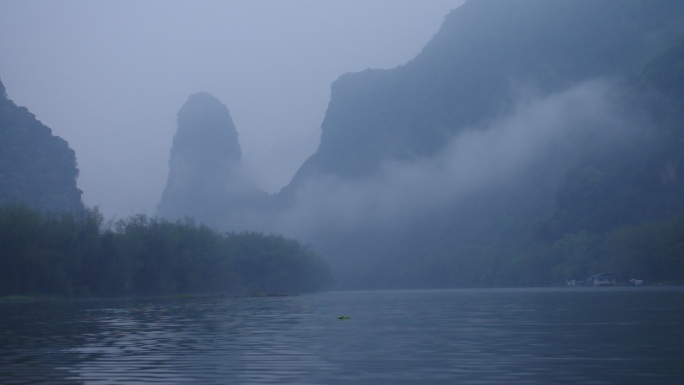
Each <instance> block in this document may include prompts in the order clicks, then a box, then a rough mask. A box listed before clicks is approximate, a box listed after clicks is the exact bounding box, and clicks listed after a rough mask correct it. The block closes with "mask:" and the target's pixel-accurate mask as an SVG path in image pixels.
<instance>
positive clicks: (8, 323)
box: [0, 288, 684, 385]
mask: <svg viewBox="0 0 684 385" xmlns="http://www.w3.org/2000/svg"><path fill="white" fill-rule="evenodd" d="M340 315H346V316H349V317H350V318H349V319H343V320H339V319H338V318H337V317H338V316H340ZM114 383H120V384H153V383H156V384H267V383H268V384H374V385H377V384H640V385H645V384H684V290H682V289H679V288H572V289H571V288H567V289H566V288H562V289H560V288H559V289H525V290H444V291H370V292H330V293H319V294H312V295H302V296H295V297H265V298H214V299H185V300H156V301H141V300H139V301H94V302H87V301H84V302H63V303H53V304H35V303H24V304H0V384H4V385H10V384H114Z"/></svg>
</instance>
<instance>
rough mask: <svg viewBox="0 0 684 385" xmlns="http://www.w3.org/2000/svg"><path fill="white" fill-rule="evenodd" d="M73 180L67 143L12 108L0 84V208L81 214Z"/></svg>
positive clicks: (23, 110)
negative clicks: (20, 206) (16, 206)
mask: <svg viewBox="0 0 684 385" xmlns="http://www.w3.org/2000/svg"><path fill="white" fill-rule="evenodd" d="M77 177H78V167H77V165H76V155H75V153H74V151H73V150H72V149H71V148H70V147H69V143H67V142H66V141H65V140H64V139H62V138H60V137H58V136H55V135H53V134H52V130H51V129H50V128H49V127H47V126H45V125H44V124H43V123H41V122H40V121H39V120H38V119H36V117H35V116H34V115H33V114H32V113H31V112H29V111H28V110H27V109H26V108H25V107H19V106H17V105H16V104H14V102H13V101H12V100H10V99H9V98H8V97H7V93H6V91H5V87H4V85H3V84H2V82H0V205H8V204H13V205H19V204H20V205H26V206H28V207H31V208H34V209H38V210H42V211H53V212H61V211H79V210H82V209H83V204H82V203H81V190H79V189H78V187H77V185H76V178H77Z"/></svg>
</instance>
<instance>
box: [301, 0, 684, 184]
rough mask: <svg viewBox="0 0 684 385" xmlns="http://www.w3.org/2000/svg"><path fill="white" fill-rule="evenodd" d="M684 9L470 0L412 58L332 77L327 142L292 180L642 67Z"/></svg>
mask: <svg viewBox="0 0 684 385" xmlns="http://www.w3.org/2000/svg"><path fill="white" fill-rule="evenodd" d="M683 12H684V4H682V2H680V1H663V2H659V3H658V4H657V5H655V4H653V3H652V2H648V1H643V0H637V1H635V0H632V1H592V0H580V1H574V0H561V1H544V0H522V1H514V2H512V1H500V0H478V1H469V2H467V3H466V4H464V5H463V6H461V7H459V8H458V9H456V10H455V11H453V12H452V13H451V14H450V15H448V16H447V17H446V19H445V21H444V24H443V26H442V27H441V29H440V31H439V32H438V33H437V35H436V36H435V37H434V38H433V39H432V40H431V41H430V42H429V43H428V45H427V46H426V47H425V48H424V49H423V51H422V52H421V53H420V54H419V55H418V56H417V57H416V58H415V59H413V60H412V61H410V62H409V63H407V64H406V65H404V66H401V67H398V68H395V69H391V70H366V71H363V72H359V73H350V74H345V75H343V76H342V77H340V78H339V79H338V80H337V81H336V82H335V83H334V84H333V85H332V89H331V101H330V104H329V107H328V110H327V113H326V116H325V119H324V121H323V123H322V127H321V128H322V131H323V133H322V136H321V144H320V147H319V149H318V151H317V152H316V153H315V154H314V155H313V156H312V157H311V158H310V159H308V160H307V161H306V163H305V164H304V166H303V167H302V168H301V169H300V170H299V172H298V174H297V176H296V177H295V178H294V181H293V183H292V185H293V186H294V185H297V184H298V183H300V181H301V180H303V179H305V178H306V177H307V175H310V174H325V175H330V174H333V175H339V176H341V177H348V176H351V177H358V176H362V175H368V174H372V173H374V172H375V171H377V167H378V166H379V165H380V164H381V163H382V162H383V161H386V160H387V159H398V160H412V159H420V158H422V157H426V156H432V155H434V154H435V153H436V151H438V150H440V149H442V148H444V146H445V145H446V143H447V142H448V139H449V138H451V137H452V136H453V135H454V134H457V133H459V132H461V131H463V130H464V129H466V128H470V127H478V126H482V125H486V124H487V123H488V122H491V121H492V120H495V119H497V118H499V117H502V116H505V115H507V114H509V113H511V111H512V109H513V108H514V107H515V105H516V102H517V101H518V100H519V99H520V97H521V96H524V95H526V94H534V95H537V96H544V95H549V94H551V93H554V92H559V91H562V90H564V89H567V88H568V87H571V86H572V85H575V84H577V83H578V82H581V81H585V80H591V79H596V78H606V77H607V78H611V77H615V76H620V75H621V74H625V73H628V72H629V71H634V70H636V69H637V68H638V67H639V66H640V65H642V64H643V63H644V62H645V60H647V58H650V57H652V56H653V55H655V54H656V53H657V52H659V51H660V50H661V49H663V47H664V45H666V44H667V43H668V41H669V40H670V39H672V37H673V36H676V35H677V34H680V33H682V32H683V29H684V27H683V26H682V22H681V15H682V13H683ZM288 188H292V187H288Z"/></svg>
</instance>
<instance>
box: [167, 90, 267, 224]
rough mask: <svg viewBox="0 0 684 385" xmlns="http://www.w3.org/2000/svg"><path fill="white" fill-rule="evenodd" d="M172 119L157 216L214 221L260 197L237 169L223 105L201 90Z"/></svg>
mask: <svg viewBox="0 0 684 385" xmlns="http://www.w3.org/2000/svg"><path fill="white" fill-rule="evenodd" d="M177 122H178V127H177V131H176V135H175V137H174V139H173V147H172V148H171V155H170V159H169V176H168V179H167V183H166V188H165V189H164V192H163V195H162V198H161V201H160V202H159V205H158V207H157V214H158V215H159V216H162V217H165V218H171V219H174V218H176V219H177V218H183V217H186V216H187V217H193V218H195V219H197V220H199V221H202V222H204V223H207V224H212V225H216V224H217V223H224V222H225V221H223V219H222V218H224V217H230V216H231V214H232V213H235V212H237V209H236V208H240V209H243V208H244V206H245V205H251V204H253V201H254V200H258V199H260V198H261V197H262V194H263V193H260V192H259V191H258V190H257V188H256V186H255V184H254V183H253V182H252V180H251V179H250V178H249V177H248V176H247V175H245V174H244V172H243V170H242V165H241V163H240V160H241V158H242V151H241V149H240V143H239V141H238V134H237V131H236V129H235V125H234V124H233V120H232V118H231V116H230V112H229V111H228V108H227V107H226V106H225V105H224V104H222V103H221V102H220V101H219V100H218V99H216V98H215V97H214V96H212V95H210V94H209V93H206V92H200V93H196V94H193V95H191V96H190V97H189V98H188V100H187V101H186V102H185V104H184V105H183V106H182V107H181V109H180V110H179V111H178V120H177Z"/></svg>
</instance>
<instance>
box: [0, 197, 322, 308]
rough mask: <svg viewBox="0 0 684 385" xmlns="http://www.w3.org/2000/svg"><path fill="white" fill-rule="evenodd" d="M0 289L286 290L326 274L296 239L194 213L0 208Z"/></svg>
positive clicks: (78, 292)
mask: <svg viewBox="0 0 684 385" xmlns="http://www.w3.org/2000/svg"><path fill="white" fill-rule="evenodd" d="M0 250H2V251H1V252H0V295H63V296H128V295H169V294H194V293H233V294H288V293H298V292H306V291H312V290H317V289H320V288H322V287H323V286H324V285H325V284H326V280H327V277H328V275H327V270H326V267H325V265H324V263H323V262H322V261H321V260H320V259H319V258H318V257H317V256H316V255H315V254H314V253H313V252H312V251H311V250H309V249H307V248H306V247H304V246H302V245H301V244H299V243H298V242H296V241H293V240H289V239H285V238H283V237H280V236H276V235H263V234H258V233H239V234H235V233H229V234H219V233H217V232H215V231H213V230H211V229H209V228H207V227H205V226H198V225H196V224H194V223H193V222H192V221H189V220H186V221H178V222H174V223H172V222H167V221H163V220H157V219H153V218H148V217H146V216H144V215H136V216H133V217H130V218H127V219H123V220H120V221H118V222H116V223H109V224H105V223H104V221H103V218H102V215H101V214H100V213H99V212H98V211H97V210H85V211H84V212H82V213H79V214H69V213H68V214H41V213H39V212H37V211H34V210H32V209H29V208H26V207H21V206H5V207H2V208H0Z"/></svg>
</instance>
